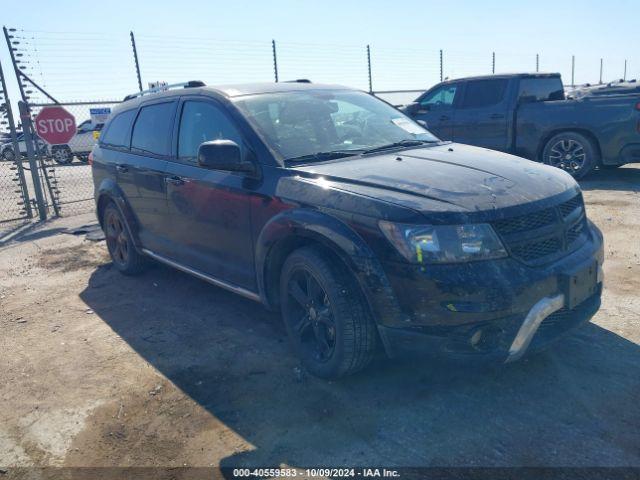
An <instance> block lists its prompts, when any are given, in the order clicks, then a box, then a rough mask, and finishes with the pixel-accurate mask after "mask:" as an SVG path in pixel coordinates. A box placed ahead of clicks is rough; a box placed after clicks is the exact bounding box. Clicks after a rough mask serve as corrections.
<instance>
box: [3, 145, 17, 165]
mask: <svg viewBox="0 0 640 480" xmlns="http://www.w3.org/2000/svg"><path fill="white" fill-rule="evenodd" d="M2 159H3V160H6V161H7V162H13V161H14V160H15V159H16V155H15V153H14V151H13V149H12V148H5V149H4V151H3V152H2Z"/></svg>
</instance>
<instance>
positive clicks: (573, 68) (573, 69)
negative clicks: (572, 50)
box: [571, 55, 576, 87]
mask: <svg viewBox="0 0 640 480" xmlns="http://www.w3.org/2000/svg"><path fill="white" fill-rule="evenodd" d="M575 78H576V56H575V55H571V87H575V86H576V81H575Z"/></svg>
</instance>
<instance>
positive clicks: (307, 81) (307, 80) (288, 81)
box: [283, 78, 311, 83]
mask: <svg viewBox="0 0 640 480" xmlns="http://www.w3.org/2000/svg"><path fill="white" fill-rule="evenodd" d="M283 83H311V80H309V79H308V78H297V79H296V80H285V81H284V82H283Z"/></svg>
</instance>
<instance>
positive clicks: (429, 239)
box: [379, 220, 507, 263]
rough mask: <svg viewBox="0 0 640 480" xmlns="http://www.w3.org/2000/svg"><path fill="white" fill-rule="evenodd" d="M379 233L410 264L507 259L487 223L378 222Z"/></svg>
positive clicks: (500, 243)
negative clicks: (428, 223)
mask: <svg viewBox="0 0 640 480" xmlns="http://www.w3.org/2000/svg"><path fill="white" fill-rule="evenodd" d="M379 225H380V230H382V233H384V235H385V237H387V239H388V240H389V241H390V242H391V243H392V244H393V246H395V247H396V248H397V249H398V251H399V252H400V253H401V254H402V256H403V257H404V258H406V259H407V260H409V261H410V262H413V263H453V262H470V261H473V260H487V259H491V258H501V257H506V256H507V252H506V251H505V249H504V247H503V246H502V242H500V239H499V238H498V236H497V235H496V233H495V232H494V231H493V229H492V228H491V226H490V225H487V224H486V223H477V224H468V225H404V224H398V223H391V222H386V221H384V220H381V221H380V222H379Z"/></svg>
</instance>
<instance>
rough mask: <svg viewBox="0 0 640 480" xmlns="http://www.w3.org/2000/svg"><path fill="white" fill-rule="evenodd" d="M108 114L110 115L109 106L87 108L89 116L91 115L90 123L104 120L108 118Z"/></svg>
mask: <svg viewBox="0 0 640 480" xmlns="http://www.w3.org/2000/svg"><path fill="white" fill-rule="evenodd" d="M109 115H111V107H105V108H90V109H89V116H90V117H91V123H92V124H94V125H95V124H96V123H104V122H106V121H107V118H109Z"/></svg>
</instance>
